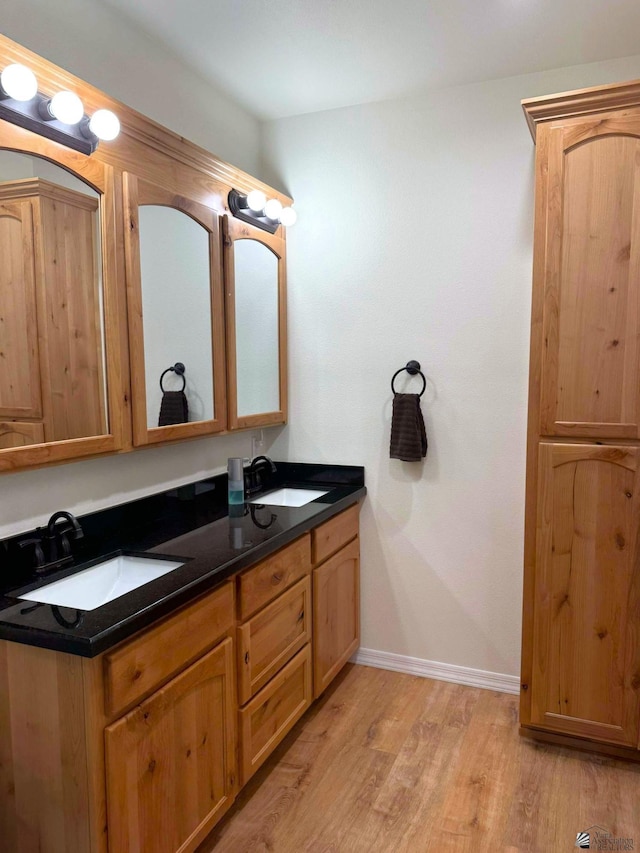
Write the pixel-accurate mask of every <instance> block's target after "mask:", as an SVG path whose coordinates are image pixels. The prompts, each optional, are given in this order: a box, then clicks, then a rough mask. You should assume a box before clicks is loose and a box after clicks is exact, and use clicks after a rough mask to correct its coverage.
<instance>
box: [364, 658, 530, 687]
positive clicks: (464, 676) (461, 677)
mask: <svg viewBox="0 0 640 853" xmlns="http://www.w3.org/2000/svg"><path fill="white" fill-rule="evenodd" d="M351 660H352V662H353V663H359V664H362V665H363V666H374V667H376V668H377V669H390V670H393V672H404V673H406V674H407V675H420V676H422V677H423V678H435V679H436V680H437V681H450V682H452V683H453V684H465V685H466V686H467V687H481V688H483V689H484V690H497V691H498V692H499V693H513V694H518V693H520V679H519V678H518V676H517V675H505V674H503V673H501V672H486V671H485V670H483V669H471V668H470V667H467V666H454V665H453V664H450V663H438V661H435V660H423V659H422V658H411V657H408V656H407V655H395V654H393V653H392V652H378V651H376V650H375V649H358V651H357V652H356V653H355V655H354V656H353V657H352V658H351Z"/></svg>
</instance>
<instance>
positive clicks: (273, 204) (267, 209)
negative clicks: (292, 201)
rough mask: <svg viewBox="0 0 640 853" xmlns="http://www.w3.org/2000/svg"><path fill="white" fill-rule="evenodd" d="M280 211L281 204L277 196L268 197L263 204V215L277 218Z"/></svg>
mask: <svg viewBox="0 0 640 853" xmlns="http://www.w3.org/2000/svg"><path fill="white" fill-rule="evenodd" d="M281 213H282V205H281V204H280V202H279V201H278V199H277V198H270V199H269V201H268V202H267V203H266V204H265V206H264V215H265V216H267V217H268V218H269V219H278V217H279V216H280V214H281Z"/></svg>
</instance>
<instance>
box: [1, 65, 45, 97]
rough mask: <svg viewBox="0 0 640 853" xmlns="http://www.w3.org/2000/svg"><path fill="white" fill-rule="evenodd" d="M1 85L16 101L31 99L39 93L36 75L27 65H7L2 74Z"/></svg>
mask: <svg viewBox="0 0 640 853" xmlns="http://www.w3.org/2000/svg"><path fill="white" fill-rule="evenodd" d="M0 86H2V88H3V90H4V92H5V93H6V94H7V95H8V96H9V97H10V98H13V99H14V101H30V100H31V99H32V98H35V96H36V94H37V93H38V81H37V80H36V75H35V74H34V73H33V71H31V69H30V68H27V67H26V65H19V64H18V63H15V64H13V65H7V67H6V68H5V69H4V71H3V72H2V74H0Z"/></svg>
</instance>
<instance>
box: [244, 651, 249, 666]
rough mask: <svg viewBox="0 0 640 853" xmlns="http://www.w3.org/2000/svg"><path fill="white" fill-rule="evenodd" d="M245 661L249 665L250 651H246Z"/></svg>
mask: <svg viewBox="0 0 640 853" xmlns="http://www.w3.org/2000/svg"><path fill="white" fill-rule="evenodd" d="M244 662H245V663H246V664H247V666H249V652H245V656H244Z"/></svg>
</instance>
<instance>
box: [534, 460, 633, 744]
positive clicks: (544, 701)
mask: <svg viewBox="0 0 640 853" xmlns="http://www.w3.org/2000/svg"><path fill="white" fill-rule="evenodd" d="M539 458H540V463H539V478H540V489H539V499H538V534H537V546H536V547H537V559H536V578H535V599H534V600H535V602H536V604H535V615H534V660H533V679H532V697H531V698H532V717H531V722H532V724H533V725H541V726H544V727H545V728H549V729H552V730H555V731H559V732H564V733H566V734H574V735H579V736H581V737H587V738H596V739H598V740H603V741H609V742H612V743H619V744H630V745H633V746H635V745H636V744H637V740H638V721H639V719H640V715H639V701H638V700H639V695H638V694H639V692H640V631H639V630H638V622H639V619H640V569H639V566H638V560H639V551H638V522H639V520H640V482H638V480H639V474H638V468H639V464H638V463H639V459H640V449H639V448H634V447H604V446H596V447H594V446H588V445H585V446H581V445H553V444H542V445H541V446H540V457H539Z"/></svg>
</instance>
